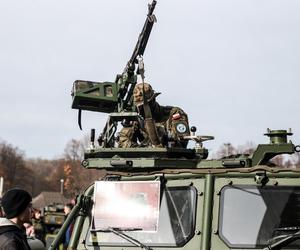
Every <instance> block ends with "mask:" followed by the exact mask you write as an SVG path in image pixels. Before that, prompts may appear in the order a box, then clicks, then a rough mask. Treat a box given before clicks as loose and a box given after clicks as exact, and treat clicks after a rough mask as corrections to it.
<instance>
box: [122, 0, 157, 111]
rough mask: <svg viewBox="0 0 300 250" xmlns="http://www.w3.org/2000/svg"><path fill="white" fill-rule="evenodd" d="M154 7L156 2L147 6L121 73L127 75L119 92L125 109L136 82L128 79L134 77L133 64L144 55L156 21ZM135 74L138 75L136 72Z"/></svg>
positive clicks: (154, 0)
mask: <svg viewBox="0 0 300 250" xmlns="http://www.w3.org/2000/svg"><path fill="white" fill-rule="evenodd" d="M155 5H156V0H153V1H152V3H151V4H149V6H148V14H147V18H146V21H145V23H144V26H143V29H142V31H141V33H140V35H139V38H138V41H137V43H136V45H135V48H134V50H133V53H132V55H131V57H130V59H129V61H128V62H127V64H126V67H125V69H124V71H123V74H127V79H128V80H127V81H125V84H124V86H122V87H121V88H120V90H119V98H121V99H123V98H124V97H125V96H126V100H124V102H123V104H124V105H123V107H126V105H127V103H128V102H129V100H130V98H131V96H132V92H133V89H134V87H135V84H136V82H132V81H130V80H129V79H130V77H131V76H133V75H134V70H135V64H137V63H138V61H137V58H138V56H143V55H144V52H145V49H146V46H147V43H148V39H149V36H150V33H151V30H152V27H153V24H154V22H155V21H156V18H155V16H154V14H153V11H154V9H155ZM137 74H138V72H137ZM130 84H131V86H130V89H129V91H127V90H128V86H129V85H130Z"/></svg>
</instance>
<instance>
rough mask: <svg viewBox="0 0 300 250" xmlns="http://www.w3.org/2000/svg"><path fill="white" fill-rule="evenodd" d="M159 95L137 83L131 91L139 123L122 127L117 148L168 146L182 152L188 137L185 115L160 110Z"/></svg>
mask: <svg viewBox="0 0 300 250" xmlns="http://www.w3.org/2000/svg"><path fill="white" fill-rule="evenodd" d="M159 94H160V93H157V92H155V91H154V90H153V89H152V87H151V85H150V84H148V83H139V84H137V85H136V86H135V88H134V91H133V101H134V106H135V109H136V111H137V112H138V113H139V114H140V116H141V117H142V118H143V121H142V122H137V121H133V122H129V123H127V124H123V125H124V128H122V130H121V131H120V133H119V147H123V148H124V147H138V146H151V145H152V146H157V147H161V146H168V147H183V148H186V146H187V142H188V141H187V140H185V139H184V138H183V137H184V136H185V135H189V134H190V131H189V125H188V116H187V114H186V113H185V112H184V111H183V110H182V109H181V108H178V107H172V106H161V105H159V103H158V102H157V101H156V97H157V96H158V95H159Z"/></svg>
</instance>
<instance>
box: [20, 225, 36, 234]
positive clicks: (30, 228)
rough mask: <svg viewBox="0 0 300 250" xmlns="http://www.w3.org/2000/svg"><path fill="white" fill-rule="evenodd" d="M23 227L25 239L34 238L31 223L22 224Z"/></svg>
mask: <svg viewBox="0 0 300 250" xmlns="http://www.w3.org/2000/svg"><path fill="white" fill-rule="evenodd" d="M23 226H24V227H25V229H26V235H27V237H35V233H34V228H33V225H32V224H31V223H24V224H23Z"/></svg>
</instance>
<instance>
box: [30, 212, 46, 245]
mask: <svg viewBox="0 0 300 250" xmlns="http://www.w3.org/2000/svg"><path fill="white" fill-rule="evenodd" d="M41 216H42V212H41V210H40V209H34V211H33V217H32V225H33V228H34V234H35V237H36V238H37V239H39V240H41V241H42V242H43V243H44V245H45V246H46V227H45V224H44V222H43V220H42V218H41Z"/></svg>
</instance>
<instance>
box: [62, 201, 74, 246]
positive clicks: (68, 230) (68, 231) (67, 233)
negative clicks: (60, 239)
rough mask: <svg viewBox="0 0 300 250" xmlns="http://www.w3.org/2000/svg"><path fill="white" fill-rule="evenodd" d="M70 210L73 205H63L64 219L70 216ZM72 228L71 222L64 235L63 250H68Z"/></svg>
mask: <svg viewBox="0 0 300 250" xmlns="http://www.w3.org/2000/svg"><path fill="white" fill-rule="evenodd" d="M72 208H73V204H72V203H67V204H65V206H64V213H65V216H66V217H68V215H69V214H70V212H71V210H72ZM73 227H74V223H73V222H72V223H71V224H70V225H69V227H68V229H67V231H66V234H65V239H64V249H68V245H69V242H70V239H71V235H72V231H73Z"/></svg>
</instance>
